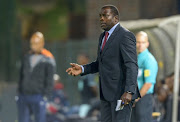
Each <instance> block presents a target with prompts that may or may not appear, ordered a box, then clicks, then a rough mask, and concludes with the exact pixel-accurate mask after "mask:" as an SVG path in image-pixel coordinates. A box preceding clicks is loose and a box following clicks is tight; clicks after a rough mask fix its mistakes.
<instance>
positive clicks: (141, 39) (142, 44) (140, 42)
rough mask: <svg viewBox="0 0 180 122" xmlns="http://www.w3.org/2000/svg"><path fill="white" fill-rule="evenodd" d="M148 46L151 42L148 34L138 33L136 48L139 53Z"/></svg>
mask: <svg viewBox="0 0 180 122" xmlns="http://www.w3.org/2000/svg"><path fill="white" fill-rule="evenodd" d="M148 46H149V42H148V38H147V37H146V36H144V35H141V34H138V35H136V48H137V52H138V53H141V52H143V51H144V50H145V49H146V48H148Z"/></svg>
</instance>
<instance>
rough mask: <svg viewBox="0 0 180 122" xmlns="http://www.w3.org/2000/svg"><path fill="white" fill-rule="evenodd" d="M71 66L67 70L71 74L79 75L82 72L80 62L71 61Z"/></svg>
mask: <svg viewBox="0 0 180 122" xmlns="http://www.w3.org/2000/svg"><path fill="white" fill-rule="evenodd" d="M70 65H71V67H70V68H68V69H67V70H66V72H67V73H68V74H69V75H72V76H77V75H80V74H81V73H82V68H81V66H80V65H79V64H75V63H70Z"/></svg>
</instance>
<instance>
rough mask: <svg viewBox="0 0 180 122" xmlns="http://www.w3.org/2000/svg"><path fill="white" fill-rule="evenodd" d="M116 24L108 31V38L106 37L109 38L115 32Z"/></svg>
mask: <svg viewBox="0 0 180 122" xmlns="http://www.w3.org/2000/svg"><path fill="white" fill-rule="evenodd" d="M118 24H119V22H118V23H117V24H115V25H114V26H113V27H112V28H111V29H110V30H109V31H108V33H109V36H108V37H110V36H111V34H112V33H113V31H114V30H115V28H116V27H117V25H118Z"/></svg>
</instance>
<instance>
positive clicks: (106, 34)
mask: <svg viewBox="0 0 180 122" xmlns="http://www.w3.org/2000/svg"><path fill="white" fill-rule="evenodd" d="M108 35H109V33H108V32H105V37H104V42H103V45H102V49H101V50H103V48H104V46H105V44H106V41H107V38H108Z"/></svg>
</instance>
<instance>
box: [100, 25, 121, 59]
mask: <svg viewBox="0 0 180 122" xmlns="http://www.w3.org/2000/svg"><path fill="white" fill-rule="evenodd" d="M119 29H120V24H118V25H117V27H116V28H115V30H114V31H113V33H112V34H111V36H110V37H109V39H108V41H107V42H106V45H105V46H104V49H103V51H102V54H101V56H103V55H104V53H105V52H106V50H107V49H108V47H109V45H110V43H111V42H112V41H114V37H115V36H116V33H117V31H118V30H119Z"/></svg>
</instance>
